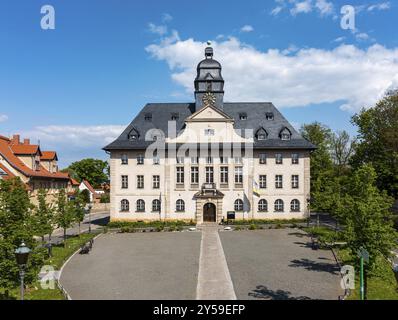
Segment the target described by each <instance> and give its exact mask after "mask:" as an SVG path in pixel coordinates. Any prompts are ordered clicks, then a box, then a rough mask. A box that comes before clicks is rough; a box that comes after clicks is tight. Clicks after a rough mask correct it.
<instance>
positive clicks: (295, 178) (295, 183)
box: [292, 174, 299, 189]
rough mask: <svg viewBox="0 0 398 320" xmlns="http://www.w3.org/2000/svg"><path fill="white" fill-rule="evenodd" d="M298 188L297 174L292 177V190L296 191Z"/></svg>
mask: <svg viewBox="0 0 398 320" xmlns="http://www.w3.org/2000/svg"><path fill="white" fill-rule="evenodd" d="M298 187H299V176H298V175H297V174H293V175H292V188H293V189H298Z"/></svg>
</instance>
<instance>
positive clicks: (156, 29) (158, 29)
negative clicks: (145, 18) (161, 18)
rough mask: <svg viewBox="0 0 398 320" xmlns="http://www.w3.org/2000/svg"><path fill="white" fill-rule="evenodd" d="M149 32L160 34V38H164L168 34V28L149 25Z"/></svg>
mask: <svg viewBox="0 0 398 320" xmlns="http://www.w3.org/2000/svg"><path fill="white" fill-rule="evenodd" d="M148 29H149V32H151V33H155V34H158V35H159V36H164V35H165V34H166V33H167V26H165V25H156V24H154V23H152V22H151V23H148Z"/></svg>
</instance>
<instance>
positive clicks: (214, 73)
mask: <svg viewBox="0 0 398 320" xmlns="http://www.w3.org/2000/svg"><path fill="white" fill-rule="evenodd" d="M207 44H208V47H207V48H206V49H205V59H204V60H202V61H201V62H199V64H198V67H197V76H196V79H195V108H196V111H197V110H199V109H201V108H202V107H203V98H204V96H205V94H206V93H211V94H212V96H214V97H215V102H214V106H215V107H217V108H219V109H221V110H222V109H223V99H224V79H223V77H222V75H221V64H220V63H219V62H218V61H216V60H214V59H213V48H212V47H210V44H211V43H210V42H207Z"/></svg>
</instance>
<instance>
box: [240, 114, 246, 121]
mask: <svg viewBox="0 0 398 320" xmlns="http://www.w3.org/2000/svg"><path fill="white" fill-rule="evenodd" d="M239 120H247V114H246V113H239Z"/></svg>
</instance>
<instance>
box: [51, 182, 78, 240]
mask: <svg viewBox="0 0 398 320" xmlns="http://www.w3.org/2000/svg"><path fill="white" fill-rule="evenodd" d="M55 208H56V209H55V210H56V211H55V220H56V222H57V225H58V227H60V228H62V229H63V230H64V246H65V247H66V230H67V229H68V228H70V227H71V226H72V223H73V221H74V220H75V209H74V207H73V204H72V203H71V201H69V202H68V201H67V199H66V194H65V190H64V189H61V190H60V191H59V193H58V197H57V201H56V204H55Z"/></svg>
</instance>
